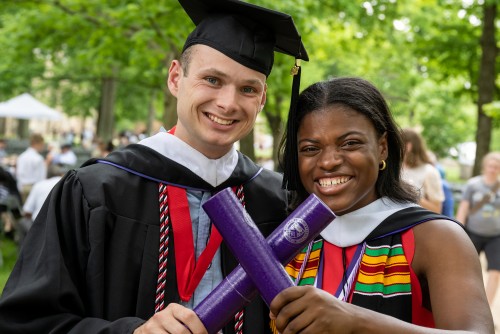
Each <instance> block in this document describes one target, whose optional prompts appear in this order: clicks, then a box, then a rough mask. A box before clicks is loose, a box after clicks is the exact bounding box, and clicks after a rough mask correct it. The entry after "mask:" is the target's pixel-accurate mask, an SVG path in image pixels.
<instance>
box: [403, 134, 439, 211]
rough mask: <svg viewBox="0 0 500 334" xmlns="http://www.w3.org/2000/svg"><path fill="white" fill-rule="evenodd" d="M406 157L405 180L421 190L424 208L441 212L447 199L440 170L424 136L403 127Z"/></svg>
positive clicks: (404, 163)
mask: <svg viewBox="0 0 500 334" xmlns="http://www.w3.org/2000/svg"><path fill="white" fill-rule="evenodd" d="M402 135H403V141H404V143H405V150H406V151H405V158H404V162H403V174H402V177H403V180H405V181H407V182H408V183H410V184H411V185H412V186H414V187H415V188H416V189H417V190H418V192H419V195H420V196H419V201H418V204H420V205H421V206H422V207H423V208H425V209H428V210H431V211H434V212H437V213H441V212H442V207H443V202H444V200H445V196H444V191H443V183H442V181H441V175H439V170H438V169H437V168H436V167H434V164H433V163H432V160H431V158H430V157H429V154H428V151H427V148H426V145H425V141H424V139H423V138H422V136H421V135H420V134H419V133H418V132H416V131H415V130H412V129H403V132H402Z"/></svg>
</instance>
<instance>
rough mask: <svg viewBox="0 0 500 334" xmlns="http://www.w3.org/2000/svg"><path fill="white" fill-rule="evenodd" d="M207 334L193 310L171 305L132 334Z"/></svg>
mask: <svg viewBox="0 0 500 334" xmlns="http://www.w3.org/2000/svg"><path fill="white" fill-rule="evenodd" d="M153 333H154V334H158V333H168V334H208V332H207V330H206V329H205V326H204V325H203V323H202V322H201V320H200V319H199V318H198V316H197V315H196V313H194V311H193V310H190V309H188V308H186V307H184V306H182V305H179V304H175V303H171V304H168V306H167V307H166V308H165V309H164V310H162V311H160V312H158V313H156V314H155V315H153V316H152V317H151V318H150V319H149V320H148V321H146V322H145V323H144V324H143V325H142V326H140V327H138V328H137V329H136V330H135V331H134V334H153Z"/></svg>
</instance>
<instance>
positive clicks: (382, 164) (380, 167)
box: [379, 160, 387, 170]
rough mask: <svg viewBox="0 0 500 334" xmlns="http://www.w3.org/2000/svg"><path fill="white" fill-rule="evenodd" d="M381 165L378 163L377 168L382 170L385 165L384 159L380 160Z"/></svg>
mask: <svg viewBox="0 0 500 334" xmlns="http://www.w3.org/2000/svg"><path fill="white" fill-rule="evenodd" d="M380 164H381V166H380V165H379V170H384V169H385V168H386V167H387V164H386V163H385V160H382V161H380Z"/></svg>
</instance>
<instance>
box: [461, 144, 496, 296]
mask: <svg viewBox="0 0 500 334" xmlns="http://www.w3.org/2000/svg"><path fill="white" fill-rule="evenodd" d="M482 167H483V172H482V175H478V176H475V177H473V178H471V179H470V180H469V181H467V184H466V185H465V188H464V191H463V194H462V200H461V201H460V204H459V206H458V210H457V220H458V221H459V222H461V223H462V224H464V225H465V227H466V229H467V232H468V233H469V236H470V238H471V240H472V243H473V244H474V246H475V247H476V250H477V252H478V253H481V252H482V251H484V253H485V255H486V261H487V262H488V279H487V281H486V296H487V297H488V301H489V303H490V305H492V304H493V301H494V300H495V294H496V292H497V289H498V283H499V281H500V181H499V180H498V175H500V152H490V153H488V154H486V155H485V156H484V158H483V161H482Z"/></svg>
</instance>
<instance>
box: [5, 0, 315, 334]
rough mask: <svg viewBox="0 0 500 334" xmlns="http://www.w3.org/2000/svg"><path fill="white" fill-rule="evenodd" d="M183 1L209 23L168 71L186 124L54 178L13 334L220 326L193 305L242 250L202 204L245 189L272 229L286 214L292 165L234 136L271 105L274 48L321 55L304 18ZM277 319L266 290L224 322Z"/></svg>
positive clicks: (18, 294)
mask: <svg viewBox="0 0 500 334" xmlns="http://www.w3.org/2000/svg"><path fill="white" fill-rule="evenodd" d="M181 5H182V6H183V7H184V9H185V10H186V12H187V13H188V15H189V16H190V17H191V19H192V20H193V21H194V23H195V24H196V28H195V29H194V30H193V32H192V33H191V34H190V35H189V37H188V38H187V40H186V43H185V45H184V48H183V51H182V55H181V56H180V59H175V60H173V61H172V62H171V64H170V68H169V70H168V80H167V85H168V88H169V90H170V92H171V93H172V95H173V96H174V97H175V98H176V99H177V115H178V120H177V124H176V126H175V128H172V129H170V130H169V131H161V132H159V133H157V134H155V135H153V136H151V137H148V138H146V139H144V140H142V141H141V142H139V143H136V144H129V145H127V146H126V147H124V148H122V149H117V150H115V151H113V152H111V153H110V154H109V155H108V156H107V157H105V158H99V159H93V160H90V161H88V162H86V163H85V164H83V165H82V167H80V168H77V169H75V170H73V171H70V172H69V173H68V174H66V175H65V176H64V177H63V179H62V180H61V181H60V182H59V183H58V184H57V185H56V186H55V187H54V188H53V190H52V192H51V194H50V196H49V197H48V199H47V201H46V202H45V204H44V206H43V208H42V210H41V211H40V213H39V214H38V216H37V218H36V221H35V222H34V224H33V226H32V227H31V229H30V232H29V233H28V234H27V236H26V239H25V241H24V243H23V247H22V250H21V254H20V256H19V259H18V261H17V263H16V265H15V266H14V269H13V271H12V274H11V276H10V278H9V280H8V281H7V284H6V286H5V289H4V291H3V294H2V297H1V298H0V333H2V334H10V333H19V332H23V333H53V334H55V333H71V334H75V333H117V334H118V333H120V334H123V333H127V334H131V333H135V334H146V333H155V334H159V333H175V334H190V333H192V334H206V329H205V327H204V325H203V322H202V321H201V320H200V319H199V318H198V316H197V315H196V313H195V312H194V311H193V308H195V307H196V306H197V305H198V304H199V302H200V301H201V300H203V299H204V298H205V297H206V296H207V295H208V294H209V293H210V292H211V291H212V290H213V289H214V288H215V287H216V286H217V285H218V284H219V283H220V282H221V281H222V280H223V278H224V277H225V276H226V275H228V274H229V273H230V272H231V271H232V269H234V268H235V267H236V266H237V264H238V262H237V261H236V259H235V258H234V257H233V256H232V254H231V253H230V251H229V249H228V248H227V246H225V244H222V243H221V241H222V240H221V239H222V238H221V237H220V235H219V234H218V232H217V230H216V229H213V228H212V223H211V221H210V219H209V217H208V215H207V214H206V213H205V212H204V210H203V208H202V205H203V204H204V203H205V202H206V201H207V200H208V199H209V198H210V197H211V196H212V195H213V194H215V193H216V192H218V191H220V190H222V189H226V188H231V189H233V190H234V191H235V193H236V195H237V196H238V198H239V199H240V201H241V203H242V204H243V205H244V207H245V209H246V211H247V212H248V214H249V215H250V217H251V218H252V220H253V221H254V222H255V223H256V225H257V226H258V228H259V230H260V231H261V232H262V233H263V234H264V235H269V233H271V232H272V231H273V230H274V229H275V228H276V227H277V226H278V225H279V224H281V222H282V221H283V220H284V219H285V218H286V192H285V191H284V190H283V189H281V181H282V176H281V174H279V173H276V172H273V171H270V170H266V169H263V168H262V167H260V166H258V165H256V164H255V163H254V162H253V161H251V159H249V158H248V157H246V156H245V155H243V154H242V153H241V152H238V151H237V150H236V148H235V145H234V144H235V143H236V142H237V141H238V140H240V139H242V138H243V137H245V136H246V135H247V134H248V133H249V132H250V131H251V129H252V128H253V126H254V125H255V121H256V118H257V115H258V113H259V112H260V111H261V110H262V109H263V107H264V105H265V102H266V96H267V95H266V94H267V84H266V82H267V77H268V76H269V75H270V74H271V69H272V66H273V61H274V50H279V51H280V52H283V53H285V54H288V55H291V56H292V57H294V58H300V59H303V60H307V59H308V58H307V53H306V51H305V48H304V46H303V44H302V42H301V38H300V35H299V34H298V32H297V30H296V27H295V24H294V23H293V20H292V19H291V17H290V16H289V15H287V14H284V13H280V12H276V11H272V10H268V9H266V8H263V7H258V6H256V5H252V4H250V3H247V2H243V1H235V0H214V1H203V0H199V1H198V0H181ZM292 64H296V62H293V63H292V62H291V65H292ZM298 74H300V71H297V75H298ZM294 81H295V82H297V81H296V80H294ZM294 87H297V88H298V86H294ZM292 91H296V90H292ZM40 255H42V256H40ZM20 310H22V312H20ZM207 320H208V319H207ZM269 322H270V319H269V309H268V307H267V306H266V305H265V303H264V302H263V301H262V300H261V298H259V297H258V296H256V298H253V299H252V300H251V301H249V303H248V305H247V306H245V308H244V309H242V310H241V312H238V313H237V314H236V315H235V317H234V320H231V321H230V322H229V323H228V324H227V326H225V328H224V333H225V334H232V333H238V334H240V333H248V334H250V333H252V334H253V333H259V334H267V333H270V330H271V329H270V324H269Z"/></svg>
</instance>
